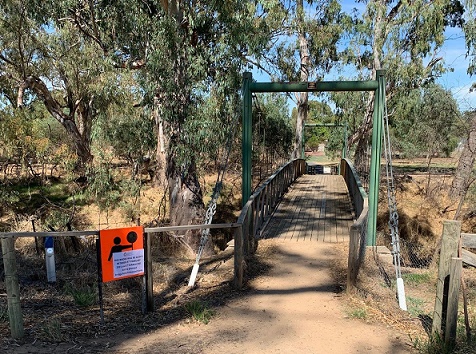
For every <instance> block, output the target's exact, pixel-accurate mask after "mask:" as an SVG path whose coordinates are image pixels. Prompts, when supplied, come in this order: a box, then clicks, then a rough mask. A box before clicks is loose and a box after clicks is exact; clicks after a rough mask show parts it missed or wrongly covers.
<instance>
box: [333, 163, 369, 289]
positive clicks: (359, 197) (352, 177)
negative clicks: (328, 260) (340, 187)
mask: <svg viewBox="0 0 476 354" xmlns="http://www.w3.org/2000/svg"><path fill="white" fill-rule="evenodd" d="M340 173H341V175H342V176H343V177H344V180H345V184H346V185H347V189H348V190H349V195H350V198H351V200H352V205H353V206H354V210H355V217H356V219H357V220H356V221H355V222H354V224H353V225H352V226H351V227H350V241H349V258H348V270H347V291H351V290H352V289H353V288H354V287H355V285H356V283H357V276H358V274H359V269H360V265H361V264H362V262H363V260H364V257H365V238H366V237H365V235H366V232H367V217H368V196H367V193H366V192H365V190H364V188H363V187H362V183H361V182H360V179H359V176H358V174H357V171H356V170H355V168H354V166H353V164H352V162H351V161H350V160H349V159H342V160H341V165H340Z"/></svg>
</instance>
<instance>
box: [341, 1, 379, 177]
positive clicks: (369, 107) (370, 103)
mask: <svg viewBox="0 0 476 354" xmlns="http://www.w3.org/2000/svg"><path fill="white" fill-rule="evenodd" d="M375 8H376V16H375V19H374V26H373V42H372V56H373V63H372V64H373V68H372V78H373V79H374V80H375V79H376V77H377V70H380V69H381V68H382V64H381V56H382V46H383V44H384V42H385V28H384V27H385V26H384V24H385V9H386V7H385V4H384V3H383V2H382V1H380V0H378V1H375ZM374 101H375V92H373V91H371V92H369V98H368V100H367V104H366V109H365V114H364V120H363V122H362V123H361V124H360V127H359V128H358V129H357V131H356V132H355V133H354V134H352V136H351V137H350V138H349V146H351V145H353V144H354V143H355V142H357V149H356V152H355V155H356V156H355V158H354V159H355V161H356V168H363V167H362V166H361V167H359V166H358V163H357V161H365V159H366V156H359V154H363V153H366V152H367V144H368V141H369V134H370V132H371V130H372V123H373V112H374V103H375V102H374Z"/></svg>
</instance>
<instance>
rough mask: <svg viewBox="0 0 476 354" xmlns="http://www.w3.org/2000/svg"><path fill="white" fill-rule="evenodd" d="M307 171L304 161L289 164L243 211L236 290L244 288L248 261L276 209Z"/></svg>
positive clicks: (237, 238) (238, 232)
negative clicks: (290, 187) (245, 266)
mask: <svg viewBox="0 0 476 354" xmlns="http://www.w3.org/2000/svg"><path fill="white" fill-rule="evenodd" d="M305 171H306V162H305V161H304V160H303V159H296V160H293V161H290V162H288V163H287V164H286V165H285V166H283V167H281V168H280V169H279V170H278V171H276V172H275V173H274V174H273V175H272V176H271V177H270V178H268V179H267V180H266V182H264V183H263V184H262V185H261V186H260V187H259V188H258V189H257V190H256V191H255V192H254V193H253V195H252V196H251V197H250V199H248V202H247V203H246V204H245V206H244V207H243V209H242V210H241V214H240V216H239V217H238V221H237V224H240V225H241V227H238V228H237V229H236V231H235V245H234V246H235V279H234V284H235V287H237V288H241V287H242V285H243V281H244V274H243V269H244V264H245V259H246V257H248V256H249V255H250V254H252V253H253V252H254V251H255V250H256V246H257V241H256V240H257V238H259V236H260V235H261V232H262V231H263V230H264V227H265V226H266V224H267V222H268V221H269V219H270V217H271V214H272V213H273V211H274V209H275V208H276V206H277V205H278V203H279V201H280V200H281V198H282V196H283V195H284V193H286V191H287V190H288V187H289V186H290V185H291V184H292V183H293V182H294V181H295V180H296V178H298V177H299V176H301V175H303V174H304V173H305Z"/></svg>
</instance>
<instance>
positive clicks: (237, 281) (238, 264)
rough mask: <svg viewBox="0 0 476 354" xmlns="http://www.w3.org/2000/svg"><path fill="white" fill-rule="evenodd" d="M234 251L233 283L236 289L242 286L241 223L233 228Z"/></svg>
mask: <svg viewBox="0 0 476 354" xmlns="http://www.w3.org/2000/svg"><path fill="white" fill-rule="evenodd" d="M234 247H235V252H234V261H235V264H234V269H235V272H234V273H235V276H234V279H233V284H234V286H235V288H236V289H241V287H242V286H243V262H244V257H243V225H240V226H239V227H237V228H236V230H235V243H234Z"/></svg>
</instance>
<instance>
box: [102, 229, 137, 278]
mask: <svg viewBox="0 0 476 354" xmlns="http://www.w3.org/2000/svg"><path fill="white" fill-rule="evenodd" d="M99 244H100V247H101V270H102V281H103V283H105V282H108V281H113V280H119V279H124V278H130V277H136V276H140V275H144V228H143V227H142V226H135V227H126V228H121V229H110V230H101V231H99Z"/></svg>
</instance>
